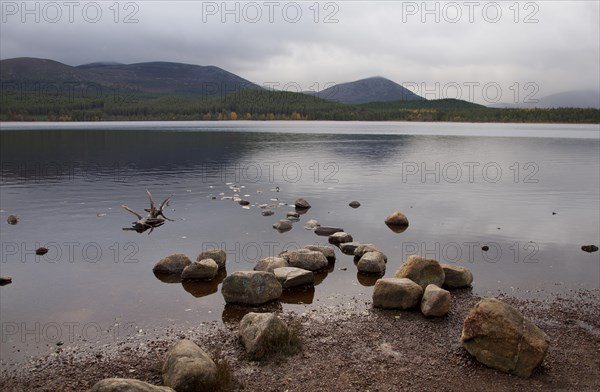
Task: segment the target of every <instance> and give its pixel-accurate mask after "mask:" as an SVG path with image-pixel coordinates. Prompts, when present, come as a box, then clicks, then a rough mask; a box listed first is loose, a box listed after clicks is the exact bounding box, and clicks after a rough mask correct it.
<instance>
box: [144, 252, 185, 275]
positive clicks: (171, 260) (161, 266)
mask: <svg viewBox="0 0 600 392" xmlns="http://www.w3.org/2000/svg"><path fill="white" fill-rule="evenodd" d="M190 264H192V261H191V260H190V259H189V258H188V257H187V256H186V255H184V254H181V253H179V254H174V255H171V256H167V257H165V258H164V259H161V260H160V261H159V262H158V263H156V265H155V266H154V268H153V269H152V270H153V271H154V272H156V273H161V274H174V275H181V273H182V272H183V270H184V269H185V267H187V266H188V265H190Z"/></svg>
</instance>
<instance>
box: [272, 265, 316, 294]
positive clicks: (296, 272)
mask: <svg viewBox="0 0 600 392" xmlns="http://www.w3.org/2000/svg"><path fill="white" fill-rule="evenodd" d="M273 273H274V274H275V277H276V278H277V280H278V281H279V283H281V287H283V288H284V289H287V288H290V287H296V286H305V285H313V284H315V274H313V273H312V271H308V270H305V269H302V268H296V267H281V268H275V270H274V271H273Z"/></svg>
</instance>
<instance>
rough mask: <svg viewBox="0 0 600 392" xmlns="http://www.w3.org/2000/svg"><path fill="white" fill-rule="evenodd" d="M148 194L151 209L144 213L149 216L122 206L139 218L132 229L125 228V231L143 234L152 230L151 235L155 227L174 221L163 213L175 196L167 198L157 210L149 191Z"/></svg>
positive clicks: (146, 209)
mask: <svg viewBox="0 0 600 392" xmlns="http://www.w3.org/2000/svg"><path fill="white" fill-rule="evenodd" d="M146 193H147V194H148V201H149V202H150V208H144V211H146V212H147V213H148V215H147V216H145V217H143V216H142V214H140V213H139V212H137V211H135V210H134V209H132V208H129V207H127V206H126V205H122V206H121V207H123V208H124V209H125V210H127V211H129V212H130V213H132V214H133V215H135V216H136V217H137V218H138V220H137V221H135V222H132V227H124V228H123V230H133V231H136V232H138V233H143V232H145V231H146V230H148V229H150V232H149V233H148V234H150V233H152V231H153V230H154V228H155V227H159V226H162V225H163V224H164V223H165V220H168V221H173V220H172V219H169V218H167V217H166V216H165V214H164V212H163V209H164V208H165V207H166V206H168V205H169V201H170V200H171V198H172V197H173V195H170V196H169V197H167V198H166V199H165V200H164V201H163V202H162V203H160V206H159V207H158V208H156V206H155V204H154V200H153V199H152V194H151V193H150V192H149V191H148V190H146Z"/></svg>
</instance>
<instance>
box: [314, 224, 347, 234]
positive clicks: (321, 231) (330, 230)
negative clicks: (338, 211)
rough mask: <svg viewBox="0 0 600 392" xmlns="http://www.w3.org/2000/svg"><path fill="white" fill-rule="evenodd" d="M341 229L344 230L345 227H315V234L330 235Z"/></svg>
mask: <svg viewBox="0 0 600 392" xmlns="http://www.w3.org/2000/svg"><path fill="white" fill-rule="evenodd" d="M339 231H344V229H342V228H340V227H331V226H319V227H317V228H316V229H315V234H316V235H322V236H327V237H328V236H330V235H332V234H334V233H337V232H339Z"/></svg>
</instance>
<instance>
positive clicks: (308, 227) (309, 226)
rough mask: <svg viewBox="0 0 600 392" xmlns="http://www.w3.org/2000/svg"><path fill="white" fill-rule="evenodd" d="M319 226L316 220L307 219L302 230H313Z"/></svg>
mask: <svg viewBox="0 0 600 392" xmlns="http://www.w3.org/2000/svg"><path fill="white" fill-rule="evenodd" d="M319 226H320V225H319V221H317V220H316V219H309V220H307V221H306V223H305V224H304V228H305V229H306V230H315V229H316V228H317V227H319Z"/></svg>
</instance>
